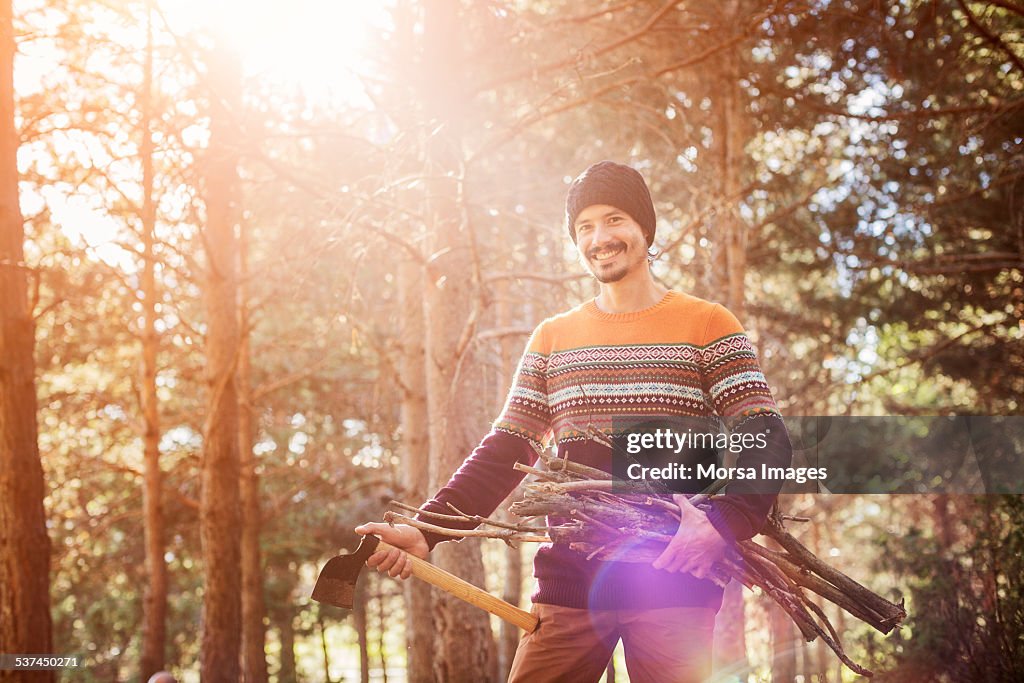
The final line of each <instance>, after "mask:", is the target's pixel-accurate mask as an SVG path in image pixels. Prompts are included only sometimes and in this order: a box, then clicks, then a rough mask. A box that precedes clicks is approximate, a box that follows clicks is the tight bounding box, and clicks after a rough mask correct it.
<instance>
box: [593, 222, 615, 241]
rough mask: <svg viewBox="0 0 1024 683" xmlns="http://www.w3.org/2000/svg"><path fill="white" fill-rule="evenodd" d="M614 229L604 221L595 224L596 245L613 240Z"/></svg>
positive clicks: (594, 239)
mask: <svg viewBox="0 0 1024 683" xmlns="http://www.w3.org/2000/svg"><path fill="white" fill-rule="evenodd" d="M611 237H612V231H611V230H610V229H609V228H608V226H607V225H605V224H604V223H595V224H594V234H593V243H594V244H595V245H599V244H604V243H605V242H608V241H609V240H611Z"/></svg>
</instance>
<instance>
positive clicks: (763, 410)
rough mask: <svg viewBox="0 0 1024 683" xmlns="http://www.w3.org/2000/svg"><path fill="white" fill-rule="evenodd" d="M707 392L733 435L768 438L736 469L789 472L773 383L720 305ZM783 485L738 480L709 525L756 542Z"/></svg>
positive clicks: (705, 362)
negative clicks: (780, 468) (771, 387)
mask: <svg viewBox="0 0 1024 683" xmlns="http://www.w3.org/2000/svg"><path fill="white" fill-rule="evenodd" d="M702 374H703V385H704V386H703V389H704V392H705V395H706V396H708V397H709V399H710V401H711V404H712V407H713V408H714V410H715V412H716V413H717V414H718V415H719V416H720V417H721V418H722V419H723V420H724V422H725V425H726V427H727V428H728V429H729V431H730V432H731V433H732V434H747V433H749V434H752V435H763V436H764V444H765V445H764V447H763V448H762V447H760V446H755V447H751V448H746V449H744V450H743V451H742V452H740V453H739V454H738V456H737V460H736V466H737V467H753V468H755V469H756V470H757V471H758V472H760V471H761V465H762V464H764V465H767V466H769V467H789V466H790V464H791V463H792V460H793V446H792V444H791V442H790V439H789V432H787V431H786V425H785V423H784V422H783V421H782V415H781V414H780V413H779V409H778V407H777V406H776V405H775V399H774V398H773V397H772V392H771V389H770V388H769V386H768V380H766V379H765V376H764V374H763V373H762V372H761V368H760V366H759V365H758V363H757V356H756V354H755V353H754V347H753V344H751V343H750V339H748V338H747V335H746V333H745V332H744V331H743V327H742V325H740V323H739V321H738V320H736V317H735V316H733V314H732V313H730V312H729V311H728V310H726V309H725V308H724V307H722V306H721V305H715V307H714V309H713V310H712V311H711V314H710V316H709V318H708V326H707V330H706V332H705V341H704V344H703V352H702ZM782 483H783V482H782V481H778V480H777V481H771V482H769V481H764V480H762V479H755V480H740V479H738V480H733V481H731V482H729V484H728V486H727V487H726V493H725V495H724V496H722V497H719V498H715V499H714V500H713V501H712V504H711V508H710V509H709V511H708V519H709V520H710V522H711V524H712V525H714V527H715V529H716V530H718V532H719V533H720V534H722V536H723V537H724V538H726V539H727V540H734V541H742V540H745V539H748V538H751V537H752V536H754V535H755V534H756V533H758V531H760V529H761V527H762V526H763V525H764V521H765V519H766V518H767V516H768V512H769V511H770V510H771V506H772V504H773V503H774V502H775V498H776V496H777V495H778V493H779V490H780V489H781V488H782Z"/></svg>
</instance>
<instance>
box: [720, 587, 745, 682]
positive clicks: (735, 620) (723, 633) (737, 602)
mask: <svg viewBox="0 0 1024 683" xmlns="http://www.w3.org/2000/svg"><path fill="white" fill-rule="evenodd" d="M743 590H744V589H743V584H741V583H739V582H738V581H730V582H729V583H728V585H726V587H725V596H724V597H723V598H722V609H720V610H718V616H717V617H716V618H715V642H714V652H713V656H712V660H713V663H714V670H715V672H716V673H717V672H723V673H724V672H727V671H728V672H732V673H733V674H739V673H741V672H744V671H746V670H747V669H748V668H749V667H750V663H749V661H748V660H747V631H746V625H747V622H746V615H745V614H744V611H743Z"/></svg>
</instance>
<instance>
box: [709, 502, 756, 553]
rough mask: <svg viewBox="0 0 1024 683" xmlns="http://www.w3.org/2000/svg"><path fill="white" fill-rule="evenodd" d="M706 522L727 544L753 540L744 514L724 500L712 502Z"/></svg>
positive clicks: (751, 530)
mask: <svg viewBox="0 0 1024 683" xmlns="http://www.w3.org/2000/svg"><path fill="white" fill-rule="evenodd" d="M707 516H708V521H709V522H711V526H713V527H715V531H717V532H718V533H719V534H721V535H722V538H724V539H725V540H726V541H727V542H729V543H737V542H739V541H745V540H747V539H749V538H753V537H754V534H756V533H757V530H756V529H754V528H753V527H752V526H751V524H750V520H749V519H748V518H747V516H746V515H745V514H743V513H742V512H740V511H739V510H738V509H736V508H735V507H733V506H732V505H730V504H729V502H728V501H726V500H712V501H711V507H709V508H708V510H707Z"/></svg>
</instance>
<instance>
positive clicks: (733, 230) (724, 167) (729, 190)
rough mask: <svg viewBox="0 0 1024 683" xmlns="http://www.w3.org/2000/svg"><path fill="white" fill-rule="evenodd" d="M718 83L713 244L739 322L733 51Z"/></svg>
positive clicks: (727, 8) (741, 249)
mask: <svg viewBox="0 0 1024 683" xmlns="http://www.w3.org/2000/svg"><path fill="white" fill-rule="evenodd" d="M721 12H722V14H723V15H724V17H725V21H726V22H732V21H736V20H737V19H738V16H739V11H738V8H737V3H736V2H735V0H731V1H729V2H725V3H723V4H722V5H721ZM721 64H722V70H721V77H720V78H719V83H720V104H721V106H720V118H719V121H720V124H719V130H718V131H716V133H715V138H716V144H717V145H718V146H719V152H720V155H721V156H720V168H721V172H722V186H721V187H722V189H721V192H722V201H723V202H724V203H725V205H724V207H722V225H721V228H722V236H721V239H722V240H723V242H722V243H717V244H716V250H717V258H716V266H717V267H716V271H717V272H716V276H717V277H716V282H718V283H720V284H721V285H723V288H722V289H724V291H721V290H720V291H719V292H717V295H718V296H721V295H723V294H724V295H725V301H726V306H727V307H728V308H729V310H730V311H731V312H732V313H733V315H735V316H736V317H737V318H739V320H740V321H742V320H743V319H744V317H745V309H746V286H745V282H746V274H747V251H746V249H747V245H746V241H747V235H746V225H745V224H744V221H743V217H742V216H741V215H740V212H739V205H740V201H741V199H742V197H740V192H741V189H742V187H743V170H744V162H745V158H744V156H743V148H744V143H745V139H744V133H743V122H744V117H745V112H744V110H743V102H742V100H741V99H740V98H741V91H740V86H739V71H738V68H737V55H736V52H735V51H733V50H730V51H728V52H727V53H726V54H725V55H724V56H723V57H722V62H721Z"/></svg>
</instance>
